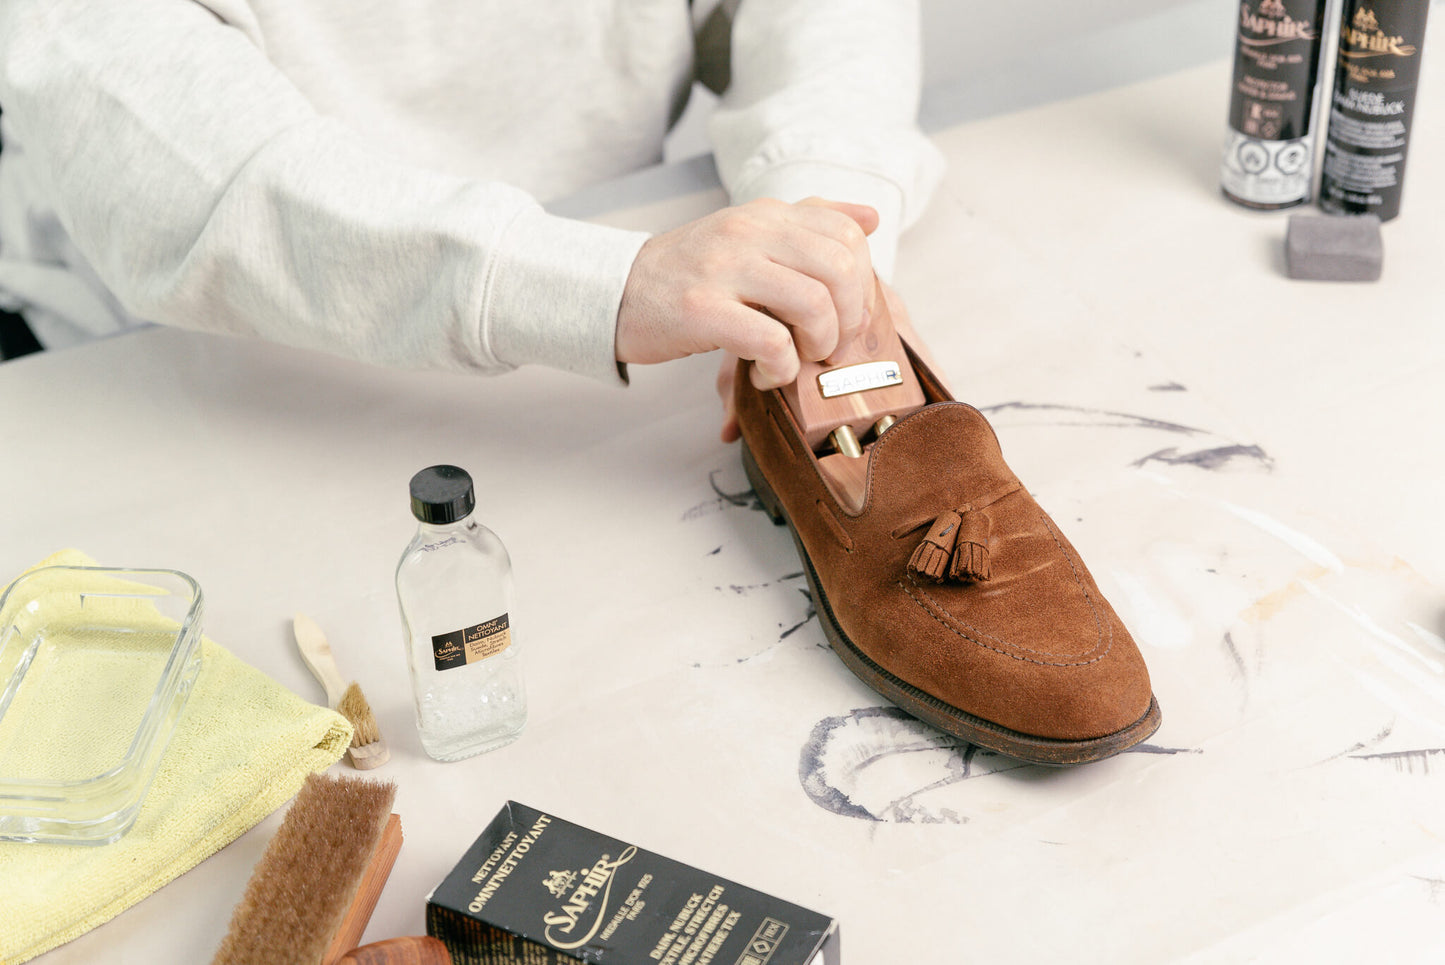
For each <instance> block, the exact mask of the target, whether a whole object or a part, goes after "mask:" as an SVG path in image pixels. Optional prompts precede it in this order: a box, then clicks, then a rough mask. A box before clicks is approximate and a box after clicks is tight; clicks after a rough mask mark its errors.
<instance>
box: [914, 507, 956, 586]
mask: <svg viewBox="0 0 1445 965" xmlns="http://www.w3.org/2000/svg"><path fill="white" fill-rule="evenodd" d="M958 524H959V516H958V514H957V513H955V512H946V513H944V514H943V515H941V516H939V517H938V518H937V519H935V520H934V521H933V525H932V526H930V527H928V535H927V536H924V537H923V542H921V543H919V544H918V548H917V549H916V550H914V551H913V556H911V557H910V558H909V560H908V572H910V573H912V574H913V575H914V576H921V577H923V578H924V579H928V580H932V581H933V582H935V583H941V582H943V581H944V580H946V579H947V578H948V561H949V558H950V557H952V556H953V544H954V542H955V541H956V540H957V539H958Z"/></svg>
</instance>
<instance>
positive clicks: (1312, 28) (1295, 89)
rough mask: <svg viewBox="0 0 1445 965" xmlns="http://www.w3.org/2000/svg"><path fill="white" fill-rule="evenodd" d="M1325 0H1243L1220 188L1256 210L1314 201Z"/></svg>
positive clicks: (1227, 195) (1233, 198) (1225, 194)
mask: <svg viewBox="0 0 1445 965" xmlns="http://www.w3.org/2000/svg"><path fill="white" fill-rule="evenodd" d="M1325 4H1326V0H1240V3H1239V30H1238V39H1237V42H1236V43H1235V48H1234V87H1233V88H1232V89H1231V94H1230V98H1229V130H1228V134H1227V137H1226V139H1225V145H1224V163H1223V165H1222V166H1221V170H1220V187H1221V188H1222V189H1223V191H1224V196H1225V197H1227V198H1229V199H1230V200H1232V201H1237V202H1239V203H1240V204H1243V205H1247V206H1248V207H1251V208H1287V207H1290V206H1291V205H1296V204H1299V203H1300V202H1301V201H1305V200H1308V198H1309V196H1310V181H1311V179H1312V178H1313V175H1314V116H1315V111H1314V101H1315V88H1316V85H1317V83H1318V80H1319V70H1320V38H1321V32H1320V25H1321V21H1322V20H1323V18H1324V15H1325Z"/></svg>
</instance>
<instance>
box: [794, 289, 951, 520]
mask: <svg viewBox="0 0 1445 965" xmlns="http://www.w3.org/2000/svg"><path fill="white" fill-rule="evenodd" d="M875 306H876V307H875V308H874V311H873V314H872V317H871V319H870V321H869V324H868V327H867V328H865V329H864V330H863V332H862V333H860V334H859V335H858V337H857V338H856V339H854V341H853V342H851V343H850V344H848V345H846V346H843V347H842V348H840V349H838V350H837V351H835V352H834V353H833V355H832V357H831V358H829V359H828V360H827V362H826V363H824V362H808V361H805V362H803V364H802V368H801V370H800V371H799V373H798V379H797V381H796V382H793V383H792V384H791V385H786V386H784V387H783V388H782V393H783V398H784V399H785V400H786V402H787V404H788V407H789V408H790V409H791V410H792V412H793V417H794V418H795V419H797V420H798V425H799V426H801V428H802V430H803V437H804V438H805V439H806V440H807V441H808V445H809V446H810V447H811V448H812V450H813V451H814V452H815V453H818V455H819V459H818V464H819V466H820V467H821V468H822V469H823V475H824V478H825V480H826V481H827V482H828V484H829V487H830V488H831V489H832V490H833V495H834V496H836V497H837V498H838V501H839V502H840V503H841V504H842V505H844V506H845V507H847V508H848V509H849V510H851V511H852V512H857V511H859V510H860V509H862V506H863V488H864V484H865V481H866V477H867V471H868V460H867V459H866V458H865V457H864V455H863V452H862V451H861V449H862V446H860V447H859V449H857V450H851V443H850V442H849V440H848V439H847V438H846V437H847V436H851V437H852V439H853V440H857V441H860V442H861V443H864V444H866V443H868V442H869V441H870V439H871V437H874V436H876V435H878V434H879V432H880V431H881V430H879V429H877V428H876V427H877V426H878V423H879V420H881V419H883V418H884V417H885V416H892V417H894V418H901V417H902V416H904V415H906V414H907V413H909V412H912V411H913V410H914V409H917V408H919V407H920V406H922V405H923V404H924V398H923V389H922V388H921V387H920V386H919V384H918V376H917V375H916V374H915V373H914V371H913V366H912V364H911V363H909V361H908V353H907V352H905V351H904V350H903V341H902V339H900V338H899V337H898V331H897V329H896V328H895V327H894V324H893V317H892V315H891V314H890V313H889V310H888V302H887V299H885V298H884V295H883V291H882V289H881V288H879V289H878V291H877V292H876V299H875ZM835 433H837V434H838V435H837V436H835V435H834V434H835ZM839 436H843V437H844V438H841V439H840V438H838V437H839ZM850 450H851V451H850Z"/></svg>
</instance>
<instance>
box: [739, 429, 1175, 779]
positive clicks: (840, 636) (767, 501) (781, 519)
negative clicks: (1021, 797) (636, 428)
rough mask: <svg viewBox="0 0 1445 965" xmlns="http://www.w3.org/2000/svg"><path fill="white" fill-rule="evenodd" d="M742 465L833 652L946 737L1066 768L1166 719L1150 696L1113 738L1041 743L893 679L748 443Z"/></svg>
mask: <svg viewBox="0 0 1445 965" xmlns="http://www.w3.org/2000/svg"><path fill="white" fill-rule="evenodd" d="M742 460H743V471H744V472H746V473H747V476H748V482H749V483H751V484H752V487H753V492H754V493H756V494H757V497H758V501H759V502H761V503H762V505H763V509H764V510H765V511H766V512H767V514H768V517H769V518H770V519H771V520H772V521H773V522H774V523H775V524H776V525H778V526H787V527H788V531H789V533H790V534H791V535H792V537H793V545H794V546H795V547H796V548H797V551H798V558H799V559H800V560H802V562H803V569H804V573H805V575H806V576H807V579H808V589H809V591H810V592H811V593H812V594H813V609H814V610H816V611H817V613H818V622H819V623H821V624H822V626H823V633H824V635H825V636H826V637H827V638H828V644H829V646H831V647H832V648H833V652H834V653H836V654H837V655H838V657H839V658H840V659H841V660H842V661H843V665H844V666H846V667H847V668H848V669H849V670H851V671H852V672H853V674H854V676H856V677H857V678H858V679H859V680H861V681H863V682H864V683H865V684H867V685H868V686H869V687H870V688H872V689H873V690H874V691H875V692H876V693H878V694H880V695H881V696H883V697H886V698H888V699H889V700H891V701H892V702H893V703H894V704H896V705H897V706H898V707H900V708H901V709H903V710H905V711H907V712H908V713H910V714H912V715H913V716H914V717H917V718H918V719H919V720H921V721H923V722H924V723H926V724H928V725H929V726H931V727H934V728H936V729H938V730H940V731H942V732H943V733H945V734H950V735H952V736H954V737H957V738H959V739H960V740H965V741H968V742H969V743H971V744H976V745H977V746H979V747H982V748H986V749H988V750H992V751H997V752H999V753H1000V754H1005V755H1007V756H1009V757H1013V758H1016V759H1018V760H1021V761H1027V762H1029V763H1031V764H1047V765H1053V766H1067V765H1072V764H1087V763H1090V762H1092V761H1099V760H1103V759H1104V758H1106V757H1113V756H1114V755H1115V754H1118V753H1120V752H1121V751H1126V750H1128V749H1129V748H1131V747H1133V746H1134V745H1136V744H1138V743H1140V742H1142V741H1144V740H1147V739H1148V738H1149V737H1150V736H1151V735H1152V734H1153V733H1154V732H1155V731H1156V730H1158V729H1159V724H1160V721H1161V719H1162V718H1161V716H1160V713H1159V702H1158V701H1157V700H1155V699H1154V698H1153V697H1152V696H1151V697H1150V698H1149V709H1148V710H1146V711H1145V712H1144V715H1143V716H1142V717H1140V718H1139V719H1138V720H1136V721H1134V723H1132V724H1130V725H1129V726H1127V727H1125V728H1123V729H1121V730H1118V731H1115V732H1114V733H1112V734H1105V735H1104V736H1102V737H1095V738H1090V739H1088V740H1060V739H1057V738H1051V737H1037V736H1034V735H1032V734H1026V733H1024V732H1022V731H1016V730H1012V729H1010V728H1008V727H1003V726H1001V725H999V724H995V723H993V722H992V721H988V720H984V719H983V718H982V717H975V716H974V715H973V714H970V713H968V712H967V711H964V710H960V709H959V708H957V707H954V706H953V705H952V704H949V703H947V702H945V701H943V700H940V699H939V698H937V697H935V696H933V695H932V694H930V693H928V692H927V691H924V690H920V689H919V688H917V687H915V686H913V685H912V684H910V683H908V682H907V681H906V680H902V679H901V678H899V677H896V676H894V675H893V674H892V673H889V672H888V671H887V670H886V669H884V668H883V667H881V666H879V665H878V664H877V663H875V662H874V661H873V660H872V658H870V657H869V656H868V655H867V654H866V653H864V652H863V651H862V650H860V649H859V648H858V647H857V645H856V644H854V643H853V641H852V640H850V639H848V635H847V634H846V633H844V632H843V628H842V627H840V626H839V625H838V621H837V618H836V617H835V616H834V614H833V608H832V606H831V605H830V604H829V602H828V595H827V594H826V593H824V592H823V587H822V585H821V584H820V582H819V580H818V574H817V572H816V571H815V570H814V569H813V561H812V560H811V559H810V558H809V557H808V551H807V550H806V549H805V548H804V547H803V541H802V540H801V539H800V538H799V537H798V531H797V528H796V527H794V526H793V523H792V520H791V519H790V518H789V517H788V514H787V511H786V510H785V509H784V508H783V505H782V503H781V502H779V500H778V497H777V496H776V494H774V493H773V490H772V487H770V486H769V485H768V482H767V480H766V479H765V478H764V477H763V473H762V470H761V469H759V468H758V464H757V461H756V460H755V459H754V458H753V454H752V452H751V451H749V449H748V446H747V443H746V442H744V443H742Z"/></svg>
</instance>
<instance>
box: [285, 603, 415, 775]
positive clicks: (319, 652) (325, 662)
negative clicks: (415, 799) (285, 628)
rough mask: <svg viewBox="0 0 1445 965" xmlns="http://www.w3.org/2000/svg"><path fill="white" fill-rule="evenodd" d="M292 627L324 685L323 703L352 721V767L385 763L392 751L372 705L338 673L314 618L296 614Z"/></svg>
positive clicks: (305, 657)
mask: <svg viewBox="0 0 1445 965" xmlns="http://www.w3.org/2000/svg"><path fill="white" fill-rule="evenodd" d="M291 629H292V632H293V633H295V634H296V648H297V649H298V650H300V651H301V659H302V660H304V661H305V662H306V666H307V667H309V668H310V669H311V673H312V675H314V676H315V677H316V679H317V680H319V681H320V682H321V686H322V687H324V688H326V702H327V703H328V704H329V705H330V706H331V707H332V708H333V709H334V710H336V712H337V713H339V714H341V716H342V717H345V718H346V719H347V720H349V721H351V730H352V737H351V746H350V747H349V748H347V751H346V755H347V759H348V760H350V761H351V766H352V767H354V768H356V769H357V770H362V771H364V770H367V769H369V768H372V767H379V766H380V765H382V764H385V763H386V762H387V761H388V760H389V759H390V757H391V752H390V751H388V750H387V749H386V741H384V740H382V739H381V731H380V729H379V728H378V727H377V726H376V715H375V714H373V713H372V712H371V705H370V704H368V703H367V702H366V696H365V695H364V694H362V692H361V688H360V687H359V686H357V685H356V684H355V683H354V682H353V683H350V684H348V683H347V682H346V678H344V677H342V676H341V670H340V669H339V668H338V667H337V666H336V658H335V657H334V656H332V655H331V644H329V643H327V642H326V634H324V633H322V632H321V628H320V627H319V626H317V625H316V621H315V620H313V619H311V618H310V617H308V616H307V615H306V614H304V613H298V614H296V618H295V619H294V620H292V621H291Z"/></svg>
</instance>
